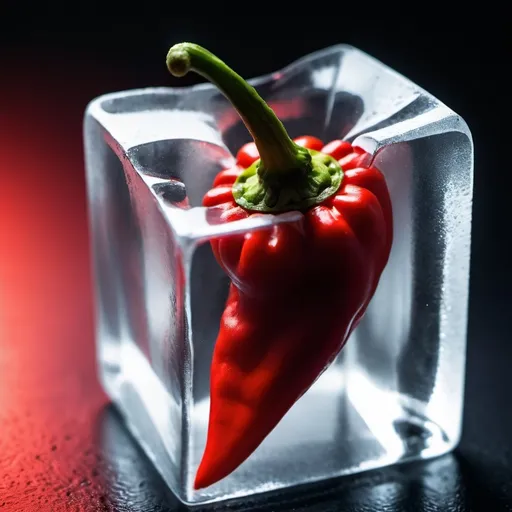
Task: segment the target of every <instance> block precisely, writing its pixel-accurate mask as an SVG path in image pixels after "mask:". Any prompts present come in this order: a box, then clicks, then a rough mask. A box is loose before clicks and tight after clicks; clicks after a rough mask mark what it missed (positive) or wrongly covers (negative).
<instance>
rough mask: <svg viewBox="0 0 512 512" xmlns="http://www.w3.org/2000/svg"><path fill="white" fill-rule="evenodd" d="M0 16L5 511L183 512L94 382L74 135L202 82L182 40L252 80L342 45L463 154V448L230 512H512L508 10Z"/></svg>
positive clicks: (1, 476) (1, 493)
mask: <svg viewBox="0 0 512 512" xmlns="http://www.w3.org/2000/svg"><path fill="white" fill-rule="evenodd" d="M8 5H9V3H7V4H3V9H4V12H2V17H1V18H0V24H1V30H0V64H1V66H0V510H8V511H16V512H17V511H32V510H34V511H39V510H41V511H55V512H58V511H61V510H83V511H97V510H98V511H99V510H116V511H117V510H120V511H125V510H126V511H148V512H153V511H157V510H158V511H165V510H178V509H179V507H178V504H177V501H176V500H175V498H173V497H172V495H171V494H170V492H169V491H168V490H166V488H165V487H164V485H163V483H162V481H161V479H160V478H159V477H158V476H157V474H156V473H155V471H154V469H153V468H152V467H151V465H150V464H149V462H148V461H147V460H146V458H145V457H144V455H143V454H142V453H141V451H140V450H139V449H138V447H137V446H136V445H135V444H134V442H133V441H132V439H131V438H130V436H129V435H128V434H127V433H126V431H125V430H124V427H123V425H122V423H121V422H120V420H119V417H118V415H117V413H116V412H115V410H113V409H112V408H111V407H110V406H109V405H108V401H107V399H106V397H105V396H104V394H103V393H102V391H101V389H100V387H99V384H98V383H97V380H96V374H95V362H94V350H93V327H92V302H91V289H90V275H89V256H88V239H87V225H86V204H85V188H84V168H83V155H82V133H81V129H82V127H81V122H82V116H83V112H84V109H85V106H86V104H87V102H88V101H90V100H91V99H92V98H94V97H95V96H97V95H99V94H103V93H106V92H111V91H115V90H122V89H128V88H134V87H145V86H153V85H171V86H172V85H180V86H183V85H187V84H192V83H197V82H199V81H200V79H199V78H198V77H197V76H196V75H189V76H187V77H186V78H184V79H181V80H180V81H178V80H177V79H175V78H173V77H171V76H170V75H169V74H168V72H167V70H166V68H165V54H166V52H167V49H168V48H169V47H170V46H171V45H172V44H174V43H176V42H180V41H184V40H189V41H192V42H197V43H199V44H201V45H203V46H205V47H207V48H209V49H210V50H211V51H213V52H214V53H216V54H218V55H219V56H220V57H221V58H222V59H223V60H225V61H226V62H227V63H228V64H230V65H231V66H232V67H234V68H235V69H236V70H237V71H238V72H239V73H240V74H241V75H243V76H244V77H246V78H249V77H252V76H256V75H260V74H265V73H268V72H272V71H275V70H277V69H279V68H280V67H282V66H285V65H287V64H289V63H290V62H291V61H293V60H295V59H296V58H298V57H300V56H302V55H304V54H307V53H309V52H311V51H314V50H318V49H321V48H324V47H326V46H329V45H331V44H336V43H341V42H344V43H349V44H352V45H354V46H356V47H358V48H360V49H362V50H364V51H366V52H368V53H370V54H371V55H373V56H374V57H376V58H378V59H379V60H381V61H383V62H384V63H386V64H387V65H389V66H391V67H392V68H394V69H396V70H397V71H399V72H400V73H402V74H404V75H406V76H407V77H409V78H411V79H412V80H413V81H414V82H416V83H418V84H419V85H420V86H422V87H424V88H425V89H427V90H428V91H430V92H431V93H433V94H434V95H435V96H437V97H438V98H440V99H441V100H442V101H444V102H445V103H447V104H448V105H449V106H450V107H452V108H453V109H454V110H455V111H456V112H457V113H459V114H460V115H461V116H462V117H463V118H464V119H465V120H466V121H467V123H468V124H469V127H470V129H471V130H472V133H473V137H474V142H475V189H474V213H473V215H474V217H473V220H474V224H473V241H472V267H471V296H470V312H469V313H470V315H469V318H470V320H469V335H468V367H467V391H466V409H465V426H464V435H463V440H462V442H461V445H460V447H459V449H458V450H457V451H456V452H455V453H454V454H453V455H449V456H446V457H443V458H440V459H437V460H434V461H431V462H428V463H424V464H412V465H407V466H404V467H398V468H391V469H387V470H383V471H376V472H372V473H368V474H363V475H359V476H357V477H353V478H346V479H342V480H339V481H334V482H329V483H325V484H321V485H319V486H315V487H313V488H312V489H302V490H300V491H296V492H295V493H293V494H287V493H285V494H284V495H278V496H273V497H270V498H269V501H267V502H258V501H256V502H252V501H251V503H242V504H238V505H237V506H236V507H238V508H239V509H243V510H246V509H250V510H267V511H270V510H301V511H318V512H320V511H334V510H347V511H351V512H352V511H354V512H355V511H358V512H359V511H361V512H362V511H365V512H366V511H373V510H375V511H380V510H383V511H384V510H385V511H405V510H407V511H408V510H411V511H422V510H428V511H431V510H447V511H452V510H453V511H456V510H457V511H465V510H483V511H499V510H512V403H511V400H510V398H509V394H510V391H511V390H512V385H511V380H510V378H509V374H510V370H509V367H510V363H511V362H512V349H511V343H512V342H511V341H510V340H509V335H508V329H507V328H508V314H509V312H510V306H511V302H512V301H511V295H510V293H509V289H510V286H511V284H512V282H511V281H512V280H511V272H510V268H509V261H510V250H509V243H508V238H509V234H510V225H511V216H510V214H509V209H510V207H511V201H510V199H509V194H510V192H509V191H510V187H511V185H512V180H511V177H510V176H511V170H510V166H509V160H508V158H507V156H508V154H509V148H508V146H507V140H508V138H509V136H508V129H507V127H506V124H507V119H506V116H509V115H510V109H509V104H510V102H509V95H510V82H509V79H507V78H506V75H505V73H508V71H509V70H508V66H509V65H510V56H509V47H510V44H509V39H510V38H509V37H508V39H507V30H509V25H508V24H507V23H506V18H505V15H504V13H502V12H501V13H500V12H499V11H497V10H495V9H494V10H493V11H492V16H491V17H490V18H489V20H488V21H486V20H485V19H484V17H483V11H489V10H490V9H491V7H492V6H480V7H479V12H477V13H476V14H477V16H480V15H481V16H482V17H480V19H478V18H477V17H475V19H474V20H472V21H471V22H470V21H469V20H468V18H466V21H464V22H461V23H455V22H450V21H443V20H444V18H443V16H442V15H441V14H440V13H439V12H434V11H432V12H429V13H426V15H428V17H429V18H428V23H426V24H425V26H419V24H418V19H420V16H415V17H412V18H411V19H410V20H404V21H399V19H397V18H396V17H395V19H394V21H384V20H383V19H380V18H378V17H375V18H374V19H370V20H368V19H367V18H364V17H363V14H364V13H363V12H362V11H364V8H361V9H360V12H359V13H357V12H355V13H353V14H352V13H348V12H346V11H345V10H343V9H340V13H339V14H338V13H336V14H333V12H331V11H329V9H328V8H327V7H325V6H321V5H319V6H314V7H315V8H316V9H317V10H315V11H314V12H310V10H309V7H308V10H305V11H303V12H302V13H298V15H297V16H296V17H293V18H291V17H290V16H287V17H284V16H283V18H279V17H277V18H275V17H274V18H271V19H267V20H266V21H265V20H264V19H263V18H254V17H252V14H251V13H250V11H247V12H246V13H242V14H239V15H238V16H237V17H236V16H234V15H233V21H229V20H227V16H230V13H229V11H228V10H227V9H226V8H225V7H223V6H222V7H221V8H219V9H220V10H221V11H222V12H223V13H224V11H225V15H223V16H222V17H219V19H222V20H223V21H222V22H220V21H218V20H217V19H215V17H213V16H212V17H207V16H206V15H203V16H202V17H201V16H200V17H198V18H197V17H196V18H193V17H192V16H191V15H190V16H188V17H179V16H174V17H166V16H163V15H162V14H160V13H159V12H158V11H157V10H156V11H155V10H153V11H152V9H151V5H150V4H148V5H147V6H144V7H145V8H143V9H141V11H142V13H138V12H137V15H136V16H133V17H132V19H131V20H130V21H127V20H125V21H121V20H120V19H117V18H116V17H111V18H109V19H108V20H106V19H105V18H102V17H101V16H100V14H99V13H100V12H101V11H102V8H103V6H102V5H101V4H99V5H98V6H93V5H92V4H91V6H90V9H91V10H92V9H96V10H95V11H94V12H93V13H92V14H93V15H92V16H89V17H87V18H86V17H84V16H83V15H82V14H80V11H77V12H76V13H75V14H74V15H73V16H72V17H68V18H65V17H63V18H62V19H61V18H59V16H60V15H61V13H59V14H56V15H53V14H51V13H48V12H46V13H44V14H41V15H40V16H38V15H35V14H34V13H31V12H30V6H29V5H26V4H18V6H17V10H18V12H16V13H15V12H14V11H11V10H10V9H9V6H8ZM251 5H252V4H251ZM363 7H364V6H363ZM120 8H123V7H122V6H121V7H120ZM192 9H194V7H193V6H192ZM287 9H288V11H290V8H287ZM6 10H7V14H6V12H5V11H6ZM195 10H197V11H198V12H199V9H198V8H196V9H195ZM25 11H26V12H25ZM268 12H272V11H268ZM29 14H30V16H29ZM90 14H91V13H90ZM194 14H195V13H194ZM62 16H64V14H62ZM112 20H114V21H112ZM427 26H428V27H429V28H427Z"/></svg>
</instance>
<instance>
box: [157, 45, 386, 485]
mask: <svg viewBox="0 0 512 512" xmlns="http://www.w3.org/2000/svg"><path fill="white" fill-rule="evenodd" d="M167 65H168V67H169V70H170V71H171V73H172V74H174V75H176V76H183V75H184V74H186V73H187V72H188V71H189V70H193V71H195V72H197V73H199V74H201V75H203V76H204V77H206V78H207V79H209V80H210V81H211V82H213V83H215V84H216V85H217V86H218V87H219V89H220V90H221V91H222V92H223V93H224V94H225V96H226V97H227V98H228V99H229V100H230V101H231V102H232V103H233V105H234V106H235V108H236V109H237V111H238V112H239V114H240V116H241V118H242V120H243V121H244V123H245V125H246V126H247V128H248V130H249V131H250V133H251V134H252V136H253V138H254V143H249V144H247V145H245V146H244V147H242V148H241V149H240V151H239V152H238V154H237V164H236V166H235V167H233V168H231V169H226V170H223V171H221V172H220V173H219V174H218V175H217V177H216V178H215V181H214V183H213V188H212V189H211V190H209V191H208V192H207V194H206V195H205V197H204V200H203V205H204V206H206V207H212V208H218V209H220V210H221V212H222V214H221V218H222V221H223V222H232V221H234V220H238V219H242V218H246V217H248V216H251V215H255V214H257V215H259V214H262V213H280V212H285V211H291V210H293V211H300V212H302V213H303V217H302V221H301V222H300V223H281V224H278V225H275V226H273V227H272V228H270V229H264V230H261V231H254V232H251V233H247V234H244V235H234V236H226V237H223V238H220V239H216V240H212V241H211V246H212V249H213V252H214V254H215V257H216V259H217V261H218V262H219V264H220V265H221V266H222V268H223V269H224V270H225V272H226V273H227V274H228V276H229V277H230V279H231V285H230V291H229V296H228V299H227V303H226V306H225V310H224V313H223V315H222V319H221V322H220V330H219V334H218V338H217V341H216V345H215V349H214V354H213V361H212V366H211V385H210V417H209V426H208V436H207V442H206V448H205V452H204V455H203V458H202V461H201V464H200V466H199V469H198V471H197V474H196V479H195V488H196V489H199V488H203V487H207V486H209V485H212V484H213V483H215V482H217V481H219V480H221V479H222V478H224V477H226V476H227V475H229V474H230V473H231V472H232V471H234V470H235V469H236V468H237V467H238V466H239V465H240V464H241V463H242V462H244V461H245V460H246V459H247V457H249V456H250V455H251V454H252V453H253V452H254V450H255V449H256V448H257V447H258V446H259V445H260V443H261V442H262V441H263V440H264V439H265V438H266V436H267V435H268V434H269V433H270V432H271V431H272V430H273V429H274V428H275V427H276V425H277V424H278V423H279V422H280V420H281V419H282V418H283V416H284V415H285V414H286V413H287V411H288V410H289V409H290V408H291V407H292V405H293V404H294V403H295V402H296V401H297V400H298V399H299V398H300V397H301V396H302V395H303V394H304V393H305V392H306V391H307V390H308V389H309V388H310V387H311V385H312V384H313V383H314V382H315V380H316V379H317V378H318V377H319V376H320V375H321V374H322V372H323V371H324V370H325V369H326V368H327V367H328V366H329V364H330V363H331V362H332V361H333V359H334V358H335V357H336V355H337V354H338V353H339V351H340V350H341V349H342V347H343V346H344V344H345V342H346V341H347V339H348V337H349V336H350V334H351V332H352V331H353V329H354V328H355V326H356V325H357V323H358V322H359V320H360V319H361V317H362V316H363V314H364V312H365V311H366V308H367V306H368V303H369V301H370V300H371V298H372V296H373V294H374V292H375V289H376V287H377V284H378V282H379V279H380V276H381V273H382V271H383V269H384V267H385V265H386V263H387V261H388V258H389V253H390V250H391V244H392V238H393V227H392V209H391V201H390V197H389V193H388V188H387V186H386V182H385V179H384V176H383V175H382V174H381V172H380V171H379V170H378V169H376V168H375V167H361V164H362V162H364V161H366V160H367V157H368V155H367V154H366V153H365V152H364V151H363V150H362V149H360V148H355V147H352V145H351V144H350V143H349V142H346V141H341V140H335V141H332V142H329V143H328V144H327V145H325V146H324V144H323V143H322V142H321V141H320V140H319V139H317V138H315V137H311V136H304V137H300V138H298V139H295V141H292V140H291V139H290V138H289V136H288V134H287V133H286V131H285V129H284V127H283V125H282V124H281V122H280V121H279V119H278V118H277V117H276V116H275V114H274V113H273V111H272V110H271V109H270V108H269V107H268V106H267V105H266V104H265V102H264V101H263V100H262V99H261V98H260V97H259V96H258V94H257V93H256V91H255V90H254V89H253V88H252V87H250V86H249V85H248V84H247V83H246V82H245V81H244V80H243V79H242V78H241V77H240V76H239V75H237V74H236V73H234V72H233V71H232V70H231V69H230V68H228V67H227V66H226V64H224V63H223V62H222V61H220V60H219V59H218V58H217V57H215V56H213V55H212V54H211V53H209V52H208V51H206V50H205V49H203V48H201V47H199V46H197V45H193V44H190V43H182V44H179V45H176V46H174V47H173V48H171V50H170V51H169V53H168V56H167Z"/></svg>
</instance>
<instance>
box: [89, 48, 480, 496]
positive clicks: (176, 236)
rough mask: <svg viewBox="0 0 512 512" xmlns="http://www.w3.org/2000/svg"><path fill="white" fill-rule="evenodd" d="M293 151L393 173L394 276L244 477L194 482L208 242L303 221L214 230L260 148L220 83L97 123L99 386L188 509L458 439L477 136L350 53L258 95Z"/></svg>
mask: <svg viewBox="0 0 512 512" xmlns="http://www.w3.org/2000/svg"><path fill="white" fill-rule="evenodd" d="M252 83H253V85H255V86H256V88H257V89H258V91H259V92H260V94H261V95H262V96H263V97H264V99H265V100H266V101H267V102H268V103H269V104H270V105H271V106H272V108H273V109H274V110H275V112H276V113H277V115H278V116H279V117H280V118H281V120H282V121H283V122H284V124H285V126H286V128H287V129H288V131H289V133H290V135H291V136H292V137H296V136H299V135H303V134H311V135H314V136H317V137H320V138H321V139H322V140H324V141H325V142H327V141H329V140H332V139H336V138H343V139H346V140H350V141H352V142H353V143H354V144H357V145H360V146H361V147H363V148H364V149H365V150H366V151H368V153H369V154H370V155H371V156H372V159H373V163H374V165H376V166H377V167H379V169H380V170H381V171H382V172H384V174H385V176H386V180H387V183H388V186H389V189H390V193H391V197H392V202H393V213H394V243H393V248H392V253H391V257H390V260H389V263H388V265H387V267H386V269H385V271H384V273H383V275H382V278H381V280H380V283H379V286H378V289H377V292H376V294H375V296H374V298H373V300H372V302H371V304H370V306H369V308H368V310H367V313H366V315H365V317H364V319H363V321H362V322H361V323H360V325H359V327H358V328H357V330H356V331H355V332H354V333H353V335H352V336H351V338H350V340H349V341H348V344H347V346H346V348H345V349H344V351H343V352H342V354H340V356H339V357H338V358H337V359H336V361H335V362H334V363H333V364H332V366H331V367H330V368H329V369H328V370H327V371H326V372H325V373H324V374H323V375H322V377H321V378H320V379H319V380H318V381H317V382H316V384H315V385H314V386H313V387H312V388H311V389H310V390H309V391H308V392H307V393H306V395H304V396H303V397H302V398H301V400H299V401H298V402H297V403H296V404H295V406H294V407H293V408H292V409H291V410H290V411H289V413H288V414H287V415H286V416H285V418H284V419H283V420H282V422H281V423H280V424H279V425H278V427H277V428H276V429H275V430H274V431H273V432H272V433H271V434H270V436H269V437H268V438H267V439H266V440H265V441H264V443H263V444H262V445H261V446H260V447H259V448H258V449H257V450H256V451H255V452H254V454H253V455H252V456H251V457H250V458H249V459H248V460H247V461H246V462H245V463H244V464H243V465H242V466H240V468H239V469H237V470H236V471H235V472H234V473H233V474H231V475H230V476H229V477H227V478H225V479H224V480H222V481H221V482H219V483H217V484H215V485H213V486H211V487H209V488H207V489H204V490H200V491H194V490H193V488H192V482H193V478H194V475H195V471H196V469H197V466H198V464H199V461H200V458H201V455H202V451H203V449H204V445H205V440H206V429H207V422H208V410H209V377H210V361H211V356H212V351H213V347H214V344H215V339H216V335H217V332H218V325H219V319H220V315H221V314H222V310H223V307H224V303H225V299H226V294H227V288H228V280H227V278H226V276H225V275H224V274H223V272H222V271H221V269H220V268H219V266H218V265H217V263H216V262H215V260H214V258H213V255H212V252H211V249H210V245H209V243H208V240H209V239H211V238H213V237H216V236H219V235H223V234H224V235H228V234H230V233H235V232H238V233H240V232H245V231H250V230H254V229H261V228H264V227H268V226H272V225H273V224H275V223H278V222H300V217H301V216H300V214H299V213H296V212H291V213H289V214H285V215H281V216H263V217H259V218H256V219H249V220H244V221H238V222H234V223H231V224H228V225H226V224H219V223H218V221H216V218H215V215H213V214H212V212H211V211H209V210H208V209H205V208H203V207H202V206H201V199H202V196H203V195H204V193H205V192H206V191H207V190H208V188H209V187H210V186H211V184H212V181H213V178H214V176H215V174H216V173H217V172H218V171H219V170H221V169H222V168H225V167H228V166H229V165H231V164H232V163H233V161H234V158H233V155H234V154H236V151H237V150H238V148H239V147H240V146H241V145H242V144H244V143H245V142H248V141H249V140H250V137H249V134H248V132H247V130H246V129H245V127H244V126H243V124H242V123H241V122H240V119H239V117H238V116H237V114H236V112H234V110H233V109H232V107H231V105H230V104H229V102H228V101H227V100H226V99H225V98H224V97H223V96H222V95H221V94H220V93H219V92H218V91H217V90H216V89H215V88H213V87H211V86H209V85H201V86H195V87H192V88H184V89H165V88H163V89H162V88H160V89H142V90H132V91H126V92H120V93H114V94H108V95H105V96H102V97H99V98H97V99H95V100H94V101H93V102H91V103H90V105H89V106H88V108H87V111H86V116H85V124H84V137H85V138H84V141H85V150H86V173H87V187H88V202H89V213H90V232H91V242H92V253H93V269H94V270H93V273H94V283H95V305H96V322H97V331H96V333H97V334H96V342H97V354H98V364H99V374H100V377H101V381H102V384H103V386H104V388H105V390H106V392H107V393H108V395H109V396H110V398H111V399H112V401H113V402H114V403H115V404H116V406H117V407H118V408H119V410H120V411H121V413H122V414H123V416H124V418H125V420H126V424H127V426H128V428H129V429H130V430H131V432H132V433H133V435H134V436H135V438H136V439H137V440H138V441H139V443H140V445H141V446H142V447H143V449H144V450H145V452H146V454H147V456H148V457H149V458H150V459H151V461H152V462H153V463H154V465H155V466H156V468H157V469H158V471H159V472H160V474H161V475H162V477H163V479H164V480H165V481H166V483H167V484H168V485H169V487H170V488H171V489H172V490H173V492H174V493H175V494H176V496H177V497H178V498H179V499H180V500H181V501H183V502H184V503H187V504H189V505H196V504H204V503H209V502H215V501H222V500H227V499H232V498H237V497H246V496H249V495H254V494H257V493H260V492H265V491H272V490H276V489H282V488H286V487H290V486H295V485H298V484H303V483H307V482H314V481H319V480H324V479H328V478H331V477H335V476H340V475H347V474H352V473H357V472H359V471H363V470H367V469H372V468H378V467H383V466H386V465H390V464H395V463H399V462H405V461H409V460H416V459H428V458H430V457H433V456H437V455H440V454H442V453H445V452H448V451H450V450H451V449H452V448H453V447H454V446H455V445H456V444H457V442H458V440H459V436H460V431H461V420H462V408H463V391H464V372H465V352H466V325H467V301H468V278H469V260H470V235H471V207H472V186H473V143H472V139H471V134H470V132H469V130H468V128H467V126H466V124H465V123H464V121H463V120H462V119H461V118H460V117H459V116H458V115H457V114H455V113H454V112H453V111H452V110H450V109H449V108H448V107H447V106H445V105H444V104H442V103H441V102H440V101H438V100H437V99H436V98H434V97H432V96H431V95H430V94H428V93H427V92H425V91H424V90H422V89H421V88H419V87H418V86H416V85H414V84H413V83H411V82H410V81H409V80H407V79H406V78H404V77H403V76H401V75H399V74H397V73H395V72H394V71H392V70H390V69H389V68H387V67H386V66H385V65H383V64H382V63H380V62H378V61H376V60H374V59H373V58H371V57H370V56H368V55H366V54H364V53H362V52H361V51H359V50H357V49H355V48H352V47H349V46H344V45H341V46H335V47H331V48H328V49H326V50H324V51H322V52H318V53H315V54H312V55H309V56H306V57H304V58H302V59H300V60H299V61H297V62H295V63H294V64H292V65H290V66H288V67H287V68H285V69H283V70H281V71H279V72H276V73H273V74H271V75H268V76H265V77H261V78H258V79H255V80H253V81H252Z"/></svg>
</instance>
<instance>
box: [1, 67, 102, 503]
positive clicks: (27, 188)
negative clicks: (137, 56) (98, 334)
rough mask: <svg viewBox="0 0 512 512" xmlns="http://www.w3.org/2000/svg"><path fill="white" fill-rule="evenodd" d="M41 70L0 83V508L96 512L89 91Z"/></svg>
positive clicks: (97, 403)
mask: <svg viewBox="0 0 512 512" xmlns="http://www.w3.org/2000/svg"><path fill="white" fill-rule="evenodd" d="M45 67H46V69H45V71H47V73H41V74H40V75H38V76H37V84H35V83H34V80H33V78H32V77H29V76H25V75H22V74H21V72H20V71H17V68H13V69H12V70H10V73H6V74H5V75H4V76H9V77H10V79H9V80H8V81H6V80H2V85H1V88H0V95H1V97H2V109H3V112H2V115H1V116H0V140H1V143H0V334H1V335H0V425H1V427H0V468H1V469H2V471H1V472H0V507H1V506H2V505H3V508H1V509H2V510H9V511H11V510H12V511H20V510H23V511H25V512H31V511H36V510H37V511H42V512H44V511H47V510H48V511H50V510H51V511H52V512H60V511H64V510H70V508H69V507H72V509H73V510H82V508H81V507H85V506H86V507H87V508H86V509H87V510H100V509H102V508H101V506H103V507H104V506H105V503H106V502H108V498H106V497H105V495H104V491H103V490H102V489H103V488H102V485H103V484H102V481H101V460H100V455H99V452H98V448H97V447H96V439H95V431H96V428H97V427H96V421H97V417H98V413H99V412H100V410H101V409H102V407H103V406H104V405H105V404H106V403H107V399H106V397H105V395H104V394H103V392H102V390H101V388H100V386H99V384H98V381H97V379H96V367H95V354H94V341H93V317H92V299H91V286H90V272H89V254H88V234H87V219H86V202H85V186H84V166H83V156H82V115H83V111H84V108H85V105H86V103H87V101H88V100H89V99H90V98H91V97H92V96H93V95H96V94H98V92H96V91H94V87H92V86H91V84H89V85H87V84H84V82H83V81H81V80H83V77H78V76H77V75H74V76H76V78H74V79H71V78H69V76H67V77H66V75H65V73H62V72H61V73H60V76H59V71H58V69H57V67H56V66H54V67H55V69H49V68H51V65H50V64H49V63H48V62H45ZM4 71H5V70H4ZM82 73H83V70H82ZM45 77H52V78H46V79H45ZM63 77H65V80H66V81H64V79H63ZM79 81H80V82H79ZM71 82H73V83H71ZM59 87H60V90H59ZM63 90H64V91H68V90H69V91H72V93H71V94H72V95H69V93H68V95H66V94H65V93H63ZM3 105H7V111H5V110H4V107H3ZM98 468H99V469H98ZM80 496H82V497H84V496H87V498H86V499H83V500H80ZM106 500H107V501H106ZM81 503H84V505H81ZM85 504H87V505H85ZM95 504H96V505H95ZM100 504H101V506H100ZM84 510H85V509H84Z"/></svg>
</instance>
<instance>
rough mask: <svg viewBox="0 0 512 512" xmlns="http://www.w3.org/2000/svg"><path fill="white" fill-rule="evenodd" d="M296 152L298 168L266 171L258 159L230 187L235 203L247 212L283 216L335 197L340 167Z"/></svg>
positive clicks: (308, 151)
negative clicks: (281, 214)
mask: <svg viewBox="0 0 512 512" xmlns="http://www.w3.org/2000/svg"><path fill="white" fill-rule="evenodd" d="M298 148H299V151H298V152H297V153H298V154H297V163H298V164H299V165H298V166H297V167H293V168H291V169H285V170H283V169H281V170H280V171H279V172H275V171H272V170H271V171H268V170H267V169H266V168H265V164H264V162H262V160H261V159H259V160H256V162H254V163H253V164H252V165H251V166H250V167H248V168H247V169H245V170H244V171H243V172H242V174H240V176H239V177H238V178H237V179H236V181H235V183H234V184H233V197H234V199H235V201H236V203H237V204H238V205H239V206H241V207H242V208H244V209H246V210H251V211H256V212H261V213H282V212H287V211H292V210H300V211H302V210H306V209H308V208H311V207H312V206H315V205H317V204H320V203H322V202H323V201H325V200H326V199H327V198H329V197H330V196H332V195H334V194H335V193H336V192H337V191H338V189H339V187H340V185H341V182H342V179H343V170H342V169H341V167H340V165H339V163H338V162H337V161H336V160H335V159H334V158H332V157H331V156H329V155H326V154H324V153H320V152H318V151H314V150H312V149H305V148H302V147H298ZM300 164H302V165H300Z"/></svg>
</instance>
